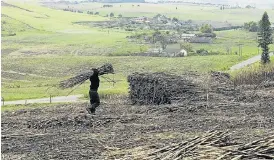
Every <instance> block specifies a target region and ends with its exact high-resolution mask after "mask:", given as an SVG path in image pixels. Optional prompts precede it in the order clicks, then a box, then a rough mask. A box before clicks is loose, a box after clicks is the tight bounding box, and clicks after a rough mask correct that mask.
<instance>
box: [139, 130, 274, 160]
mask: <svg viewBox="0 0 274 160" xmlns="http://www.w3.org/2000/svg"><path fill="white" fill-rule="evenodd" d="M231 138H232V136H231V134H230V133H228V132H219V131H213V132H208V133H207V134H205V135H204V136H202V137H195V138H193V139H190V140H188V141H183V142H180V143H176V144H171V145H167V146H165V147H162V148H159V149H156V150H155V149H152V150H150V151H148V152H147V154H146V155H141V156H142V159H149V160H156V159H165V160H174V159H178V160H179V159H206V160H211V159H212V160H213V159H218V160H231V159H235V160H236V159H237V160H240V159H246V160H248V159H271V160H272V159H274V136H269V137H264V138H262V139H259V140H256V141H253V142H251V143H248V144H242V143H237V142H236V141H233V140H232V139H231Z"/></svg>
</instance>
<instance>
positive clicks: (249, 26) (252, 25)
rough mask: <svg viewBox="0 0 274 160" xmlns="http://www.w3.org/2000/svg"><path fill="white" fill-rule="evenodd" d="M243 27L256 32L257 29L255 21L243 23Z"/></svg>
mask: <svg viewBox="0 0 274 160" xmlns="http://www.w3.org/2000/svg"><path fill="white" fill-rule="evenodd" d="M244 29H245V30H247V31H249V32H257V31H258V24H257V23H256V22H253V21H251V22H247V23H244Z"/></svg>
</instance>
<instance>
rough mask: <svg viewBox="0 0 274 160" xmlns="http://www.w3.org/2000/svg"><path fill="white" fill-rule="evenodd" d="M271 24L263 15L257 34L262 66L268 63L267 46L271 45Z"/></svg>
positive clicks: (265, 14) (265, 15) (266, 16)
mask: <svg viewBox="0 0 274 160" xmlns="http://www.w3.org/2000/svg"><path fill="white" fill-rule="evenodd" d="M270 26H271V23H270V22H269V17H268V15H267V12H265V13H264V15H263V17H262V19H261V20H260V22H259V32H258V43H259V47H261V48H262V50H263V53H262V57H261V61H262V63H263V64H266V63H269V62H270V58H269V47H268V45H269V44H272V42H273V41H272V30H271V27H270Z"/></svg>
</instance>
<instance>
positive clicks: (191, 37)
mask: <svg viewBox="0 0 274 160" xmlns="http://www.w3.org/2000/svg"><path fill="white" fill-rule="evenodd" d="M181 39H182V40H183V42H189V43H212V40H213V39H212V38H211V37H201V36H198V35H196V34H182V35H181Z"/></svg>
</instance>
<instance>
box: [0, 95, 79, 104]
mask: <svg viewBox="0 0 274 160" xmlns="http://www.w3.org/2000/svg"><path fill="white" fill-rule="evenodd" d="M83 96H84V95H70V96H60V97H52V98H51V100H50V98H40V99H26V100H17V101H5V102H4V105H12V104H13V105H14V104H30V103H50V102H51V103H61V102H82V100H80V98H81V97H83ZM1 105H3V101H2V102H1Z"/></svg>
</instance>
